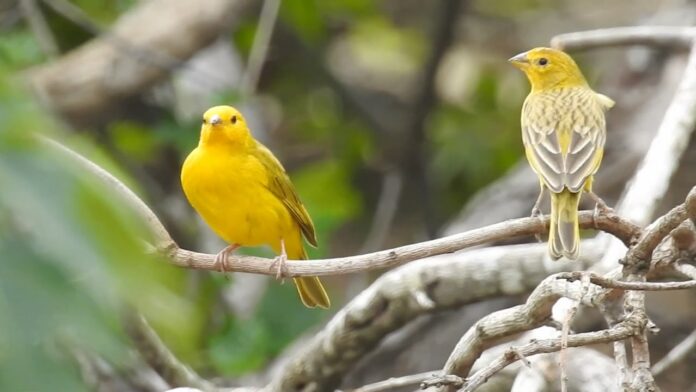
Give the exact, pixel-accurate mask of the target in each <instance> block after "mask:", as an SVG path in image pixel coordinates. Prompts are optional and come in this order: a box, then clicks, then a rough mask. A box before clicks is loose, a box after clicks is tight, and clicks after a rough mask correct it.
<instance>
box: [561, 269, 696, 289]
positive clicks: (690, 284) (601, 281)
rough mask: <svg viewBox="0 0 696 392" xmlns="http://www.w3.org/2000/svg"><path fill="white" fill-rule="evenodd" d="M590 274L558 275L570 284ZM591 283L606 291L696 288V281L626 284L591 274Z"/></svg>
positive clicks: (567, 273) (568, 273) (576, 272)
mask: <svg viewBox="0 0 696 392" xmlns="http://www.w3.org/2000/svg"><path fill="white" fill-rule="evenodd" d="M584 276H588V273H586V272H581V271H575V272H565V273H560V274H558V275H557V277H558V279H565V280H568V281H570V282H573V281H576V280H581V279H582V278H583V277H584ZM589 278H590V282H592V283H593V284H596V285H598V286H601V287H604V288H606V289H622V290H641V291H664V290H687V289H692V288H694V287H696V280H689V281H686V282H626V281H621V280H616V279H610V278H605V277H603V276H599V275H596V274H592V273H590V274H589Z"/></svg>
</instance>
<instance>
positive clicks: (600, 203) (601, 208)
mask: <svg viewBox="0 0 696 392" xmlns="http://www.w3.org/2000/svg"><path fill="white" fill-rule="evenodd" d="M587 196H589V197H590V199H592V201H594V202H595V214H598V213H602V214H606V213H609V212H614V209H613V208H611V207H609V206H608V205H607V203H605V202H604V200H602V198H601V197H599V196H597V194H596V193H594V192H592V191H590V192H587Z"/></svg>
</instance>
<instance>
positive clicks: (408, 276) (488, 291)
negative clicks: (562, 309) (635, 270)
mask: <svg viewBox="0 0 696 392" xmlns="http://www.w3.org/2000/svg"><path fill="white" fill-rule="evenodd" d="M586 243H587V244H588V246H587V248H588V249H587V251H586V252H585V253H584V255H583V259H582V260H581V263H582V266H583V268H584V267H586V266H588V265H589V263H590V262H591V261H592V260H595V259H596V258H597V257H599V255H600V252H601V248H600V247H598V246H596V245H597V244H596V243H595V242H593V241H592V240H590V241H587V242H586ZM592 245H594V246H592ZM546 260H548V255H547V248H546V244H531V245H514V246H502V247H494V248H483V249H475V250H470V251H467V252H462V253H458V254H452V255H443V256H439V257H434V258H430V259H424V260H418V261H415V262H412V263H410V264H407V265H405V266H402V267H400V268H397V269H394V270H391V271H389V272H387V273H385V274H384V275H382V276H381V277H380V278H379V279H377V281H375V282H374V283H373V284H372V285H371V286H370V287H369V288H367V289H366V290H365V291H363V292H362V293H360V294H359V295H358V296H357V297H356V298H354V299H353V300H352V301H351V302H350V303H349V304H348V305H346V306H345V307H344V308H343V309H342V310H341V311H339V312H338V313H337V314H336V315H335V316H334V317H333V319H332V320H331V321H330V322H329V323H328V324H327V326H326V327H325V328H324V330H323V331H321V332H320V333H319V334H318V335H317V336H316V337H315V338H314V339H313V340H312V341H311V342H310V343H308V344H307V345H305V346H304V348H303V349H302V351H300V352H298V353H297V354H295V355H294V356H293V357H292V358H291V360H290V361H289V363H288V364H287V365H285V366H284V368H283V370H282V372H281V373H280V375H279V376H277V377H275V378H274V380H273V381H272V383H271V385H270V386H269V390H270V391H283V392H285V391H304V390H306V391H309V390H322V391H323V390H332V388H336V387H337V386H338V384H339V383H340V380H341V377H342V376H343V375H344V374H345V373H346V372H347V371H348V370H349V369H351V368H352V367H353V366H354V365H355V363H356V360H357V359H359V358H362V357H363V356H364V355H366V354H367V353H368V352H370V351H371V350H372V349H373V348H374V347H375V346H376V345H377V344H378V343H379V342H380V341H381V340H382V339H383V338H384V337H385V336H386V335H387V334H389V333H391V332H393V331H394V330H396V329H398V328H401V327H402V326H403V325H405V324H406V323H408V322H410V321H412V320H414V319H415V318H416V317H418V316H420V315H423V314H426V313H431V312H437V311H440V310H445V309H451V308H455V307H459V306H462V305H464V304H467V303H473V302H478V301H481V300H483V299H485V298H490V297H497V296H500V295H515V294H521V293H526V292H529V291H531V290H532V289H533V288H534V287H535V286H536V285H537V284H538V283H539V282H540V281H542V280H543V279H544V278H546V277H548V275H549V274H551V273H553V272H558V271H561V270H564V269H566V268H571V267H577V264H572V265H571V264H570V263H548V262H546ZM549 268H551V269H549ZM559 286H560V285H559ZM417 293H422V294H424V295H425V296H426V297H427V298H428V299H429V300H430V301H431V302H432V303H433V304H434V306H431V307H427V308H424V307H423V306H421V305H420V303H419V302H418V301H417V299H416V294H417Z"/></svg>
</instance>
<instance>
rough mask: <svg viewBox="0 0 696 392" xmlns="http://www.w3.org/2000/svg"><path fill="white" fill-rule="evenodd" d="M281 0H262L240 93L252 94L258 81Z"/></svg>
mask: <svg viewBox="0 0 696 392" xmlns="http://www.w3.org/2000/svg"><path fill="white" fill-rule="evenodd" d="M280 2H281V0H264V2H263V7H262V8H261V16H259V23H258V27H257V28H256V35H255V36H254V43H253V45H252V47H251V53H250V54H249V61H248V63H247V67H246V70H245V71H244V74H243V75H242V81H241V83H240V90H241V93H242V95H244V96H249V95H252V94H254V92H255V91H256V87H257V86H258V83H259V77H260V76H261V70H262V69H263V65H264V63H265V62H266V57H267V56H268V48H269V45H270V43H271V37H272V36H273V28H274V27H275V24H276V19H277V18H278V10H279V9H280Z"/></svg>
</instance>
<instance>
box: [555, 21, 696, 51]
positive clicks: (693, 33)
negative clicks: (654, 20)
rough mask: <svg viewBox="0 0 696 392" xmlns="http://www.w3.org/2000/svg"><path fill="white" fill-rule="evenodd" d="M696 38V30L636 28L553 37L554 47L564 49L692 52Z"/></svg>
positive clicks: (673, 27)
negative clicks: (645, 48)
mask: <svg viewBox="0 0 696 392" xmlns="http://www.w3.org/2000/svg"><path fill="white" fill-rule="evenodd" d="M694 37H696V29H695V28H693V27H676V26H632V27H613V28H608V29H598V30H589V31H579V32H575V33H568V34H561V35H557V36H555V37H553V39H552V40H551V46H552V47H554V48H557V49H562V50H578V49H595V48H601V47H606V46H621V45H645V46H667V47H674V48H678V49H689V48H690V47H691V45H692V44H693V41H694Z"/></svg>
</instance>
